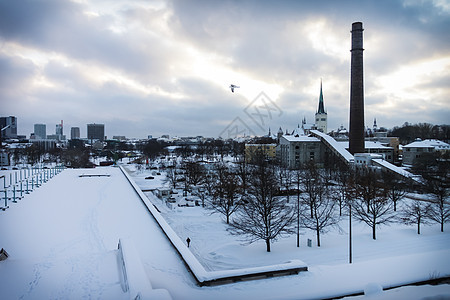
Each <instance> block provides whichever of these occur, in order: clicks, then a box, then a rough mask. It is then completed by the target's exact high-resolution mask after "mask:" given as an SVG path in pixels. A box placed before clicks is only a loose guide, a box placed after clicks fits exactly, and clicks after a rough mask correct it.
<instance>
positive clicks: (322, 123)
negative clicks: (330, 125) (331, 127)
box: [316, 80, 328, 133]
mask: <svg viewBox="0 0 450 300" xmlns="http://www.w3.org/2000/svg"><path fill="white" fill-rule="evenodd" d="M316 127H317V130H319V131H322V132H323V133H327V132H328V131H327V113H326V111H325V107H324V104H323V93H322V80H320V96H319V109H318V110H317V112H316Z"/></svg>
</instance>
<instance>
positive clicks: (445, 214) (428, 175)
mask: <svg viewBox="0 0 450 300" xmlns="http://www.w3.org/2000/svg"><path fill="white" fill-rule="evenodd" d="M413 168H414V170H415V171H416V172H418V173H419V174H421V175H422V178H423V179H424V185H423V187H424V190H425V191H426V192H428V193H429V194H430V195H431V196H432V199H431V201H432V205H431V207H430V212H429V217H430V219H431V220H433V221H435V222H437V223H439V224H440V225H441V232H444V224H445V223H447V222H448V221H449V220H450V202H449V201H450V199H449V197H450V173H449V170H450V154H449V153H448V152H447V153H440V152H434V153H423V154H422V155H421V157H420V158H418V159H416V160H415V161H414V164H413Z"/></svg>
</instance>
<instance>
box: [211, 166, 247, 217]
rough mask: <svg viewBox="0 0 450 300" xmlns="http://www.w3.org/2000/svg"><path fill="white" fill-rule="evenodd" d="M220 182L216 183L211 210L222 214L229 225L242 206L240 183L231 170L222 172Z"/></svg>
mask: <svg viewBox="0 0 450 300" xmlns="http://www.w3.org/2000/svg"><path fill="white" fill-rule="evenodd" d="M220 172H221V173H222V172H223V173H222V174H221V175H220V178H221V179H220V180H219V181H217V182H216V185H215V186H216V191H217V193H216V194H215V197H214V198H213V199H211V201H209V204H210V208H211V209H213V210H214V211H215V212H218V213H221V214H223V215H224V216H225V217H226V222H227V224H230V217H231V215H232V214H233V213H234V212H236V210H237V209H238V208H239V206H240V205H241V201H239V200H240V197H241V195H240V193H239V181H238V178H237V176H236V174H234V173H233V172H231V171H230V170H229V169H227V170H222V169H220Z"/></svg>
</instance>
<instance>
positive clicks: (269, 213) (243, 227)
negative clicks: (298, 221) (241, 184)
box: [230, 155, 295, 252]
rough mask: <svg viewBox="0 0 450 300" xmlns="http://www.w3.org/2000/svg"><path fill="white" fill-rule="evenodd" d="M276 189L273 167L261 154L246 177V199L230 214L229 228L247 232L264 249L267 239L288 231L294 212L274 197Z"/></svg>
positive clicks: (243, 232)
mask: <svg viewBox="0 0 450 300" xmlns="http://www.w3.org/2000/svg"><path fill="white" fill-rule="evenodd" d="M278 190H279V182H278V180H277V176H276V174H275V170H274V167H273V166H269V165H268V162H267V161H266V160H264V158H263V156H262V155H261V156H260V157H259V159H258V162H257V164H256V166H255V167H254V168H253V170H252V172H251V176H250V177H249V186H248V194H249V195H248V198H247V199H246V200H247V201H246V203H245V205H243V206H242V209H240V210H239V211H238V212H237V213H236V216H235V217H234V218H233V222H232V223H231V226H232V228H231V230H230V232H231V233H232V234H241V235H244V236H247V237H248V238H249V240H248V241H249V242H250V243H252V242H255V241H257V240H264V241H265V242H266V250H267V252H270V243H271V241H275V240H276V239H277V238H278V237H280V236H282V235H283V234H288V233H292V227H291V225H292V223H293V221H294V218H295V215H294V213H293V211H292V208H291V207H290V206H289V205H287V204H286V203H285V201H284V200H283V199H282V198H279V197H275V194H276V193H277V192H278Z"/></svg>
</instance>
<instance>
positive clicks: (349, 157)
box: [311, 130, 354, 162]
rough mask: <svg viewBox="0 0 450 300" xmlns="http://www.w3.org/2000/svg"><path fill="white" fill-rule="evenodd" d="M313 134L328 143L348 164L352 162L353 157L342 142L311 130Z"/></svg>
mask: <svg viewBox="0 0 450 300" xmlns="http://www.w3.org/2000/svg"><path fill="white" fill-rule="evenodd" d="M311 133H312V134H314V135H316V136H319V137H320V138H321V139H322V140H324V141H326V142H327V143H328V144H329V145H330V146H331V147H333V148H334V149H335V150H336V151H337V152H338V153H339V154H340V155H341V156H342V157H343V158H344V159H345V160H346V161H347V162H350V161H352V160H353V159H354V158H353V155H352V154H351V153H350V152H348V151H347V149H345V147H344V145H343V144H342V143H340V142H337V141H336V140H335V139H334V138H332V137H331V136H329V135H327V134H325V133H323V132H320V131H319V130H311Z"/></svg>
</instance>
